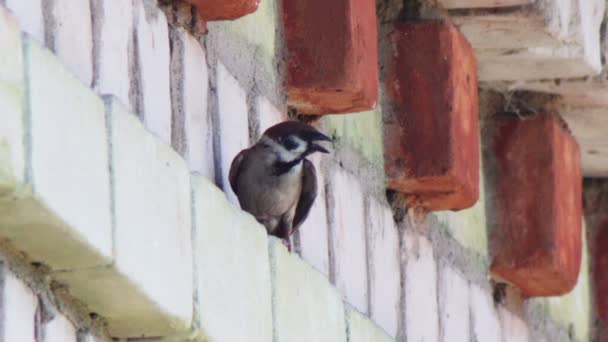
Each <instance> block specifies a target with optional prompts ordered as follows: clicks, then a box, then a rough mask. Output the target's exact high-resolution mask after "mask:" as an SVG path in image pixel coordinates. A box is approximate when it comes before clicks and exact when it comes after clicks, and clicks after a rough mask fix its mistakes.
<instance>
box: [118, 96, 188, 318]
mask: <svg viewBox="0 0 608 342" xmlns="http://www.w3.org/2000/svg"><path fill="white" fill-rule="evenodd" d="M110 106H111V131H112V134H111V135H112V137H111V145H112V168H113V170H114V196H115V198H114V203H115V208H116V209H115V213H116V214H115V215H116V228H115V244H116V246H115V251H116V261H115V265H116V268H117V269H118V270H119V271H120V272H122V273H123V274H125V275H128V276H129V277H130V279H132V281H133V282H134V283H135V284H137V285H138V286H139V287H141V289H142V290H143V292H144V293H145V294H147V295H148V296H149V297H150V298H151V299H152V300H154V301H155V302H157V303H158V305H159V306H160V307H161V308H162V309H163V310H164V311H166V312H167V313H168V314H169V315H171V316H174V317H176V318H177V319H180V320H183V321H184V322H185V323H186V324H188V323H189V322H190V319H191V314H192V292H193V291H192V245H191V236H190V235H191V234H190V233H191V217H190V216H191V215H190V214H191V213H190V211H191V203H190V179H189V174H188V169H187V167H186V165H185V163H184V161H183V160H182V159H181V158H180V157H179V155H177V154H176V153H175V152H174V151H173V150H172V149H171V147H170V146H168V145H165V144H163V143H161V142H159V141H158V140H157V138H156V137H154V136H153V135H151V134H149V133H148V132H147V131H146V130H145V129H144V128H143V127H142V125H141V123H140V121H139V120H138V118H137V117H136V116H134V115H133V114H131V113H128V112H127V111H126V110H125V109H124V108H123V107H122V106H121V105H119V104H118V102H117V101H112V103H111V104H110Z"/></svg>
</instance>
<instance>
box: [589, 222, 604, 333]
mask: <svg viewBox="0 0 608 342" xmlns="http://www.w3.org/2000/svg"><path fill="white" fill-rule="evenodd" d="M593 243H594V248H593V250H594V251H593V271H594V272H593V284H594V286H593V290H594V291H595V296H594V298H595V302H596V312H597V316H598V318H599V319H600V321H601V323H602V327H604V328H605V327H608V272H606V270H608V220H606V221H604V223H603V224H602V225H601V226H600V229H599V231H598V232H597V234H596V235H595V239H594V241H593ZM605 330H608V329H605ZM606 337H607V339H606V340H607V341H608V334H606Z"/></svg>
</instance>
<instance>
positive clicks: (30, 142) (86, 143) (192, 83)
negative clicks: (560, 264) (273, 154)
mask: <svg viewBox="0 0 608 342" xmlns="http://www.w3.org/2000/svg"><path fill="white" fill-rule="evenodd" d="M0 3H2V4H1V5H0V51H2V55H0V113H2V114H1V115H2V125H1V126H0V235H1V236H2V238H3V239H4V240H3V242H2V244H0V256H2V258H1V259H2V260H3V263H2V267H1V268H0V271H1V272H0V279H2V282H1V283H0V285H1V288H2V291H3V297H2V298H3V300H2V301H1V302H0V309H1V310H2V315H0V317H1V318H2V319H3V320H5V322H4V323H3V324H2V325H0V333H1V334H4V336H5V337H4V341H74V342H76V341H97V340H99V341H104V340H109V339H110V338H115V339H127V338H135V339H136V340H138V339H139V338H142V337H144V338H151V340H155V339H156V338H161V337H162V338H167V339H168V340H171V341H190V340H192V341H199V340H200V341H202V340H206V339H207V340H210V341H271V340H272V341H289V342H291V341H370V342H371V341H385V340H386V341H392V340H396V341H440V340H441V341H470V340H473V339H474V340H476V341H543V340H551V341H569V340H572V341H587V340H589V336H590V332H589V329H590V321H591V309H590V299H589V293H588V292H589V279H588V278H589V273H588V271H587V267H588V266H587V265H588V261H587V257H586V249H585V248H583V257H582V267H581V269H582V270H583V271H582V272H581V273H580V275H579V276H578V282H577V285H576V287H575V289H574V290H573V291H571V292H570V293H569V294H568V295H566V296H562V297H551V298H547V299H534V300H524V298H523V297H522V296H521V295H520V294H519V293H518V292H517V291H516V290H513V289H511V288H510V287H509V289H508V290H505V292H506V293H507V294H505V295H503V294H502V292H503V291H501V289H503V287H502V285H501V286H498V287H497V288H494V285H495V283H494V281H492V280H490V278H489V266H490V261H491V251H489V242H488V241H489V238H488V235H489V232H488V229H489V228H488V227H489V226H488V221H490V220H489V218H490V216H492V214H493V211H492V210H491V209H488V207H491V204H490V203H491V201H490V200H491V199H492V198H488V201H487V202H486V197H485V196H486V194H489V195H490V196H489V197H491V195H492V194H493V193H494V192H493V191H494V188H493V185H492V184H493V183H492V182H491V180H492V176H491V175H488V172H491V170H490V171H488V170H489V169H490V168H489V167H487V168H483V167H480V169H481V170H482V171H483V172H481V175H482V177H481V179H480V188H481V189H482V191H481V199H479V200H478V201H477V202H476V203H475V205H474V206H473V207H472V208H469V209H466V210H462V211H458V212H451V211H439V212H435V213H429V214H428V215H426V214H424V215H421V213H420V212H418V211H416V210H412V209H410V210H406V208H405V207H404V206H403V205H400V203H401V202H400V201H399V200H394V198H393V197H391V198H390V203H389V200H387V196H386V192H385V184H386V182H387V180H386V177H385V173H384V164H385V156H384V144H385V141H384V139H385V136H384V129H383V115H384V114H385V112H387V111H388V109H387V110H386V111H383V108H389V106H388V104H387V103H386V102H385V101H384V100H382V99H381V101H380V105H379V106H378V107H377V108H375V109H372V110H370V111H365V112H360V113H351V114H347V115H343V116H336V115H327V116H324V117H322V118H319V119H317V120H315V121H314V122H313V125H315V126H317V127H318V128H319V129H320V130H322V131H324V132H326V133H327V134H328V135H332V136H333V137H335V144H334V151H333V152H332V154H331V155H330V156H328V157H326V156H322V157H319V156H315V157H314V158H313V162H314V163H315V165H316V166H317V172H318V177H319V184H321V186H320V193H319V197H318V198H317V200H316V202H315V205H314V206H313V209H312V211H311V215H310V217H309V218H308V220H307V221H306V223H305V224H304V225H303V226H302V227H301V229H300V230H299V232H298V233H297V234H296V235H295V236H294V245H295V246H296V252H295V253H291V254H290V253H288V252H287V250H286V249H285V248H284V247H283V246H282V245H281V243H280V242H278V241H277V240H276V239H274V238H271V237H268V236H267V235H266V234H265V232H264V230H263V228H262V227H261V226H260V225H259V224H257V222H255V220H254V219H253V218H252V217H251V216H250V215H248V214H246V213H244V212H242V211H241V210H240V209H239V208H238V204H237V202H236V197H235V195H234V194H233V193H232V190H231V189H230V187H229V184H228V181H227V177H228V167H229V165H230V162H231V160H232V158H233V157H234V156H235V155H236V153H238V152H239V151H240V150H241V149H243V148H245V147H247V146H249V145H250V144H251V143H253V142H255V141H256V140H257V139H258V138H259V136H260V135H261V132H263V131H264V130H265V129H266V128H267V127H269V126H271V125H272V124H274V123H277V122H280V121H283V120H285V119H287V118H288V117H289V115H288V114H287V112H288V110H287V103H288V97H289V94H288V92H287V90H286V89H285V81H284V80H285V77H286V75H285V73H286V71H285V70H286V58H285V55H284V50H283V49H284V43H283V39H284V38H283V29H282V26H281V25H282V21H281V10H282V8H281V6H280V2H279V1H278V0H262V1H261V2H260V3H259V7H258V9H257V11H256V12H254V13H253V14H250V15H248V16H245V17H243V18H241V19H238V20H236V21H225V22H224V21H217V22H216V21H210V22H207V23H205V25H203V23H202V22H201V19H200V18H198V17H197V16H196V15H193V14H194V13H196V12H195V11H194V8H193V7H191V6H189V5H185V4H182V3H180V4H174V3H169V4H165V3H166V2H164V1H161V5H159V4H157V3H156V1H152V0H124V1H123V0H121V1H115V0H91V1H90V2H89V1H77V0H52V1H42V0H21V1H11V0H4V1H1V0H0ZM387 3H388V2H387ZM379 9H382V7H381V6H379ZM378 15H379V17H380V20H379V29H380V30H379V31H380V32H381V33H382V32H383V31H384V26H383V25H386V21H385V19H386V18H385V17H384V15H383V12H382V11H379V14H378ZM204 27H206V30H208V32H204V30H205V29H204ZM383 46H384V45H383V43H382V41H381V42H380V47H381V48H382V47H383ZM380 57H381V59H382V58H384V57H385V56H384V57H383V56H382V52H381V56H380ZM381 63H384V62H382V61H381ZM382 77H384V76H382ZM381 90H382V87H381ZM380 95H381V98H383V97H382V91H381V92H380ZM489 110H490V106H483V105H482V108H481V111H482V115H481V118H482V121H483V120H485V116H484V115H485V114H484V113H483V112H484V111H489ZM483 123H484V122H482V125H483ZM486 171H487V172H486ZM11 269H12V270H11ZM6 320H8V321H11V322H14V323H11V322H8V321H6ZM41 336H42V337H41Z"/></svg>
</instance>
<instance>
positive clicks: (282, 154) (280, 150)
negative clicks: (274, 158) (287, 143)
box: [262, 136, 306, 162]
mask: <svg viewBox="0 0 608 342" xmlns="http://www.w3.org/2000/svg"><path fill="white" fill-rule="evenodd" d="M292 138H293V139H294V141H295V142H297V144H298V147H296V148H295V149H293V150H291V151H290V150H288V149H286V148H285V147H284V146H283V145H281V144H279V143H277V142H276V141H274V140H272V139H270V138H268V137H262V139H263V140H264V142H265V143H266V144H268V145H269V146H271V147H272V149H273V150H274V151H276V152H277V154H278V156H279V159H280V160H281V161H283V162H290V161H292V160H294V159H297V158H299V157H300V156H301V155H302V153H304V151H306V142H305V141H304V140H302V139H300V138H298V137H295V136H294V137H292Z"/></svg>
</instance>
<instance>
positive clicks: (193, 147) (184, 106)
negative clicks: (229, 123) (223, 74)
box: [171, 29, 215, 180]
mask: <svg viewBox="0 0 608 342" xmlns="http://www.w3.org/2000/svg"><path fill="white" fill-rule="evenodd" d="M175 32H176V33H175V36H174V37H175V38H174V42H173V43H174V49H173V55H172V60H171V67H172V79H171V82H172V86H173V88H174V89H173V91H172V94H174V98H173V105H174V113H175V115H174V120H176V116H179V118H177V120H180V122H183V126H182V127H183V131H181V132H177V133H178V134H180V135H183V136H182V137H180V139H183V141H181V142H180V144H181V145H183V147H184V148H183V149H184V150H185V151H184V154H185V158H186V161H187V162H188V165H189V167H190V170H191V171H195V172H198V173H200V174H202V175H203V176H205V177H207V179H211V180H214V179H215V170H214V163H213V132H212V126H211V120H210V116H209V114H208V111H207V95H208V92H209V74H208V70H207V60H206V57H205V51H204V50H203V47H202V46H201V44H200V43H199V42H198V41H197V40H196V39H195V38H194V37H193V36H192V35H190V34H189V33H188V32H186V31H185V30H183V29H177V30H176V31H175ZM178 44H179V48H178V47H177V46H178ZM175 97H177V98H175ZM175 126H176V125H175V124H174V127H175ZM173 134H176V132H173ZM175 138H176V137H174V139H173V140H174V141H175Z"/></svg>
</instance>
